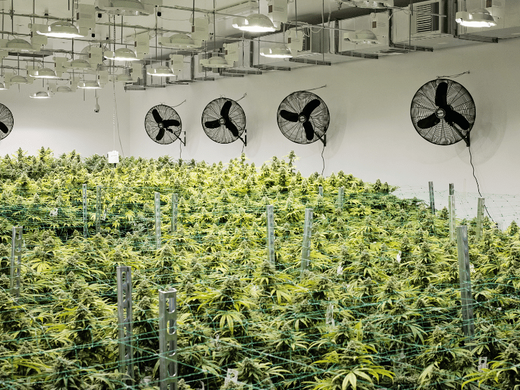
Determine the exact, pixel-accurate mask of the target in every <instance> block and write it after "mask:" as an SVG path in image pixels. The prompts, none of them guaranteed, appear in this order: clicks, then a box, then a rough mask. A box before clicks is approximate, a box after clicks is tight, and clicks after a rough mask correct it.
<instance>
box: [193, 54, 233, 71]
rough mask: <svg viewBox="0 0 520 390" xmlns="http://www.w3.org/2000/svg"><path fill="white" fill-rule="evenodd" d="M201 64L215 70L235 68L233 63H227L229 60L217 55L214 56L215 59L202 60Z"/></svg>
mask: <svg viewBox="0 0 520 390" xmlns="http://www.w3.org/2000/svg"><path fill="white" fill-rule="evenodd" d="M200 64H201V65H202V66H203V67H205V68H213V69H220V68H232V67H233V63H229V62H227V60H226V59H225V58H224V57H220V56H219V55H217V54H215V55H213V57H211V58H210V59H208V60H200Z"/></svg>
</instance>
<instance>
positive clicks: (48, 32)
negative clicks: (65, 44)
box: [36, 20, 84, 38]
mask: <svg viewBox="0 0 520 390" xmlns="http://www.w3.org/2000/svg"><path fill="white" fill-rule="evenodd" d="M36 32H37V33H38V34H40V35H45V36H46V37H49V38H82V37H84V35H82V34H80V32H79V30H78V28H77V27H76V26H74V25H73V24H72V23H70V22H67V21H62V20H60V21H58V22H54V23H52V24H50V25H48V26H47V28H46V29H44V30H43V31H40V30H37V31H36Z"/></svg>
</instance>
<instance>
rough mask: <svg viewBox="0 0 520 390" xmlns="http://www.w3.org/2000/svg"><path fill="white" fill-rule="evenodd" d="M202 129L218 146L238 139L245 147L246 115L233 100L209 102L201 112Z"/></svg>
mask: <svg viewBox="0 0 520 390" xmlns="http://www.w3.org/2000/svg"><path fill="white" fill-rule="evenodd" d="M202 127H203V129H204V132H205V133H206V135H207V136H208V137H209V138H210V139H211V140H212V141H215V142H218V143H219V144H229V143H231V142H235V141H236V140H237V139H240V140H241V141H242V142H243V143H244V145H246V146H247V132H246V114H245V112H244V110H243V109H242V107H240V105H239V104H238V103H237V102H236V101H234V100H231V99H227V98H217V99H215V100H212V101H211V102H209V103H208V105H207V106H206V108H204V111H203V112H202Z"/></svg>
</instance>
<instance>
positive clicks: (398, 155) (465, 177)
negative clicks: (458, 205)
mask: <svg viewBox="0 0 520 390" xmlns="http://www.w3.org/2000/svg"><path fill="white" fill-rule="evenodd" d="M519 49H520V40H518V39H517V40H510V41H502V42H500V43H498V44H479V45H473V46H468V47H463V48H456V49H445V50H439V51H435V52H433V53H428V52H421V53H412V54H409V55H401V56H392V57H387V58H382V59H379V60H362V61H355V62H349V63H345V64H337V65H333V66H330V67H327V66H323V67H309V68H304V69H297V70H293V71H291V72H272V73H268V74H267V73H264V75H261V76H246V77H244V78H227V79H221V80H217V81H213V82H204V83H202V82H199V83H194V84H192V85H189V86H171V87H168V88H165V89H155V90H148V91H144V92H132V93H131V95H130V106H129V108H130V110H129V112H130V116H131V118H132V119H131V125H130V129H129V135H130V138H129V142H130V153H131V154H133V155H140V156H145V157H157V156H161V155H166V154H169V155H170V156H172V157H173V158H178V157H179V142H175V143H173V144H172V145H169V146H161V145H157V144H156V143H154V142H153V141H152V140H150V139H149V138H148V137H147V135H146V133H145V131H144V127H143V119H144V116H145V114H146V112H147V111H148V110H149V109H150V108H151V107H152V106H153V105H155V104H159V103H164V104H168V105H172V106H174V105H177V104H179V103H181V102H182V101H183V100H184V99H186V100H187V102H186V103H184V104H183V105H181V106H179V107H178V108H177V111H178V113H179V115H180V116H181V118H182V120H183V128H184V129H185V130H186V132H187V146H186V148H183V151H182V158H183V159H191V158H194V159H196V160H206V161H208V162H215V161H221V160H223V161H228V160H229V159H230V158H233V157H236V156H239V154H240V152H241V150H242V144H241V143H240V141H237V142H235V143H233V144H230V145H219V144H215V143H213V142H212V141H211V140H210V139H209V138H208V137H207V136H206V135H205V134H204V132H203V129H202V127H201V124H200V116H201V113H202V110H203V109H204V107H205V105H206V104H207V103H208V102H209V101H211V100H212V99H214V98H217V97H219V96H225V97H229V98H232V99H239V98H240V97H241V96H242V95H243V94H244V93H247V97H246V98H245V99H243V100H241V101H240V105H241V106H242V107H243V109H244V111H245V113H246V116H247V123H248V125H247V129H248V146H247V147H246V148H245V153H246V156H247V157H248V158H249V159H250V160H251V161H254V162H255V163H257V164H261V163H263V162H264V161H266V160H268V159H269V158H270V157H272V156H273V155H276V156H279V157H283V156H286V155H287V154H288V153H289V152H290V151H291V150H294V151H295V152H296V154H297V155H298V156H299V157H300V160H299V162H298V168H299V169H300V170H301V171H302V173H305V174H309V173H311V172H314V171H318V172H321V170H322V160H321V156H320V153H321V149H322V146H321V143H320V142H316V143H315V144H312V145H307V146H301V145H297V144H294V143H292V142H290V141H289V140H287V139H286V138H285V137H284V136H283V135H282V134H281V133H280V131H279V129H278V127H277V123H276V110H277V108H278V105H279V103H280V102H281V101H282V100H283V99H284V98H285V96H287V95H288V94H290V93H291V92H293V91H296V90H300V89H311V88H315V87H319V86H322V85H324V84H326V85H327V87H326V88H324V89H320V90H318V91H315V93H317V94H318V95H319V96H320V97H321V98H322V99H323V100H324V101H325V102H326V103H327V105H328V108H329V111H330V113H331V124H330V128H329V131H328V133H327V140H328V144H327V147H326V148H325V153H324V157H325V160H326V168H325V175H328V174H330V173H331V172H337V171H339V170H343V171H345V172H346V173H353V174H354V175H355V176H358V177H360V178H362V179H363V180H366V181H371V182H373V181H375V180H376V179H378V178H380V179H381V180H382V181H388V182H389V183H390V184H394V185H399V186H425V185H427V182H428V181H434V183H435V186H436V189H440V188H443V189H447V187H448V183H455V186H456V189H457V190H459V191H468V192H476V186H475V181H474V179H473V177H472V171H471V167H470V165H469V154H468V148H467V147H466V146H465V144H464V142H459V143H458V144H456V145H452V146H435V145H432V144H430V143H429V142H427V141H425V140H424V139H423V138H421V137H420V136H419V135H418V134H417V133H416V131H415V129H414V127H413V125H412V123H411V120H410V103H411V99H412V97H413V96H414V94H415V92H416V91H417V90H418V89H419V87H420V86H422V85H423V84H424V83H426V82H428V81H430V80H432V79H435V78H436V77H437V76H443V75H453V74H458V73H461V72H464V71H468V70H469V71H470V72H471V73H470V74H469V75H465V76H462V77H460V78H457V79H456V80H457V81H458V82H460V83H461V84H463V85H464V86H465V87H466V88H467V89H468V90H469V92H470V93H471V94H472V96H473V99H474V100H475V103H476V106H477V119H476V123H475V126H474V127H473V130H472V132H471V142H472V146H471V150H472V153H473V161H474V163H475V166H476V174H477V177H478V178H479V180H480V185H481V189H482V191H483V192H484V193H504V194H516V193H518V192H520V182H519V181H518V180H516V178H517V175H516V169H518V168H519V167H520V153H518V145H520V132H519V131H518V130H517V129H518V125H519V124H520V110H519V109H518V102H519V101H520V99H519V98H520V88H519V85H520V79H519V74H518V63H520V50H519Z"/></svg>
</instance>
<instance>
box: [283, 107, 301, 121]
mask: <svg viewBox="0 0 520 390" xmlns="http://www.w3.org/2000/svg"><path fill="white" fill-rule="evenodd" d="M280 116H281V117H282V118H283V119H285V120H286V121H289V122H298V114H296V113H294V112H289V111H285V110H282V111H280Z"/></svg>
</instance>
